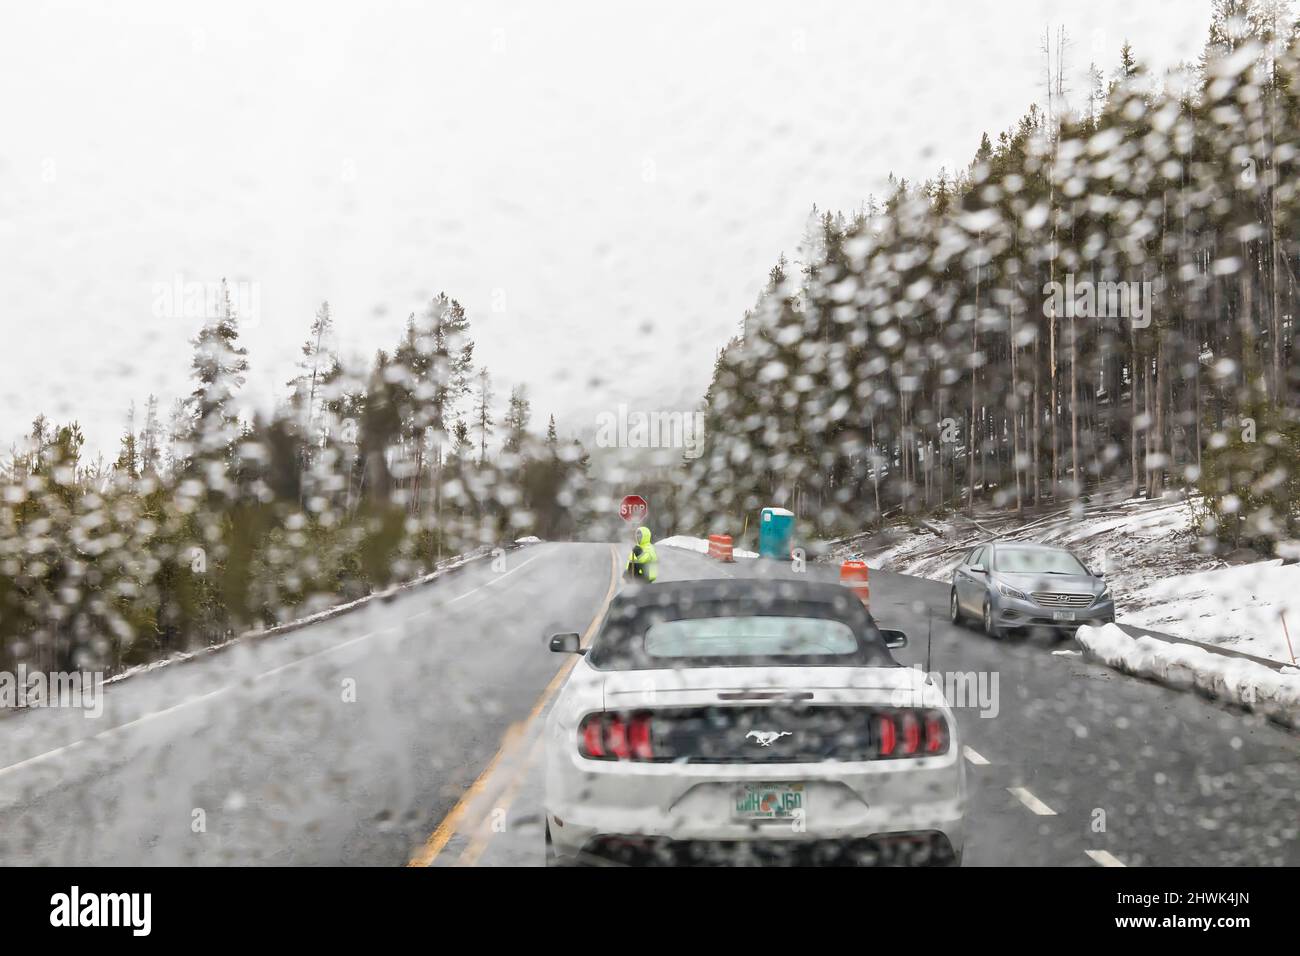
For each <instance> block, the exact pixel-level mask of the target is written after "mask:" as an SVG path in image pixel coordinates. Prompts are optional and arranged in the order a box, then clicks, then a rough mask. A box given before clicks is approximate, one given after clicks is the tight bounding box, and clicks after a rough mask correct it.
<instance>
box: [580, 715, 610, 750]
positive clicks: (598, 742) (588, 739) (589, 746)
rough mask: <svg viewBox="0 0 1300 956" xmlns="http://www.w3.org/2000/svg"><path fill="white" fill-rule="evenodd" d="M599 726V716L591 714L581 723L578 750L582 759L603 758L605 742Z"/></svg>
mask: <svg viewBox="0 0 1300 956" xmlns="http://www.w3.org/2000/svg"><path fill="white" fill-rule="evenodd" d="M600 724H601V720H600V714H591V715H590V716H588V717H587V718H586V719H584V720H583V722H582V728H581V730H580V734H581V737H582V745H581V746H580V747H579V748H578V749H579V751H580V752H581V754H582V755H583V756H584V757H603V756H605V740H604V735H603V734H602V733H601V726H600Z"/></svg>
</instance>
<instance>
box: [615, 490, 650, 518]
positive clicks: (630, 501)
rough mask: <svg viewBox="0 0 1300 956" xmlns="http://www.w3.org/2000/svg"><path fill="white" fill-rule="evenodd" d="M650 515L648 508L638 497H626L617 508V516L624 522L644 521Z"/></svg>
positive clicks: (642, 499)
mask: <svg viewBox="0 0 1300 956" xmlns="http://www.w3.org/2000/svg"><path fill="white" fill-rule="evenodd" d="M649 513H650V506H649V505H648V504H646V500H645V499H644V498H642V497H641V496H640V495H628V496H627V497H625V498H624V499H623V503H622V504H621V505H619V506H618V516H619V517H620V518H622V519H623V520H624V521H644V520H645V516H646V515H648V514H649Z"/></svg>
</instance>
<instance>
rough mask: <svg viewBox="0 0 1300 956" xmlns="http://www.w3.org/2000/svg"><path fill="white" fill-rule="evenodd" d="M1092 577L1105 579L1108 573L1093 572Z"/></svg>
mask: <svg viewBox="0 0 1300 956" xmlns="http://www.w3.org/2000/svg"><path fill="white" fill-rule="evenodd" d="M1092 576H1093V577H1094V578H1104V577H1105V576H1106V572H1105V571H1093V572H1092Z"/></svg>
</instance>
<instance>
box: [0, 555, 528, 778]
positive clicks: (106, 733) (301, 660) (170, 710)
mask: <svg viewBox="0 0 1300 956" xmlns="http://www.w3.org/2000/svg"><path fill="white" fill-rule="evenodd" d="M540 557H541V554H535V555H533V556H532V557H531V558H529V559H528V560H527V561H525V562H523V564H519V565H516V566H515V567H513V568H511V569H510V570H509V571H507V572H505V574H502V575H500V576H499V577H496V578H493V579H492V580H491V581H489V582H488V583H487V584H482V585H479V586H478V587H476V588H474V589H473V590H471V591H466V592H465V593H464V594H462V595H460V597H456V598H453V599H452V600H450V601H448V602H446V603H447V604H455V603H456V602H457V601H459V600H460V599H461V598H464V597H469V596H470V595H471V594H473V593H474V592H475V591H481V590H483V588H485V587H488V586H490V585H492V584H495V583H496V582H497V581H500V580H502V579H503V578H506V577H509V576H510V575H511V574H514V573H515V572H516V571H518V570H519V569H520V568H522V567H523V566H524V565H526V564H529V563H531V562H532V561H535V560H536V559H537V558H540ZM445 606H446V605H439V607H445ZM434 610H436V608H435V609H434ZM428 613H431V612H430V611H422V612H420V614H413V615H412V616H411V617H409V618H403V620H404V621H409V620H413V619H414V618H417V617H421V616H423V615H424V614H428ZM392 630H396V627H395V626H393V627H381V628H379V629H377V630H374V631H369V632H367V633H365V634H361V635H358V636H357V637H353V638H349V639H348V640H346V641H343V642H341V643H339V644H331V645H330V646H329V647H324V648H321V649H320V650H318V651H312V652H311V653H310V654H304V655H303V656H302V657H296V658H294V659H293V660H291V661H289V662H288V663H287V664H281V665H280V666H278V667H273V668H271V669H270V670H269V671H263V672H262V673H260V674H256V675H254V676H253V678H252V680H253V681H260V680H265V679H266V678H268V677H273V676H274V675H276V674H279V673H282V672H284V671H287V670H288V669H289V668H291V667H297V666H298V665H299V664H305V663H307V662H308V661H310V660H314V659H315V658H317V657H321V656H322V655H324V654H333V653H334V652H335V651H341V650H343V649H344V648H345V647H351V646H352V645H353V644H357V643H359V642H361V641H364V640H367V639H368V638H371V637H374V636H375V635H376V634H382V633H384V632H385V631H392ZM242 683H243V681H240V682H238V683H235V684H227V685H225V686H224V687H218V688H217V689H216V690H211V691H208V692H207V693H206V694H200V695H199V696H198V697H190V698H188V699H186V700H183V701H181V702H180V703H179V704H173V705H172V706H170V707H167V708H164V709H163V710H156V711H153V712H152V713H148V714H144V715H142V716H140V717H136V718H134V719H132V720H128V721H127V722H126V723H124V724H118V725H117V726H115V727H109V728H108V729H107V730H101V731H100V732H99V733H97V734H91V735H90V736H89V737H83V738H81V739H80V740H74V741H73V742H72V743H70V744H64V745H63V746H62V747H55V748H54V749H53V750H47V751H45V752H44V753H39V754H36V755H35V756H33V757H27V758H26V759H24V760H19V761H18V762H17V763H11V764H9V765H8V766H6V767H0V776H4V775H5V774H7V773H10V772H12V771H15V770H20V769H22V768H23V767H26V766H29V765H32V764H37V763H41V762H42V761H45V760H48V759H50V758H51V757H57V756H59V755H60V754H66V753H71V752H72V751H73V750H76V749H77V748H79V747H82V746H84V745H85V744H87V743H89V742H90V741H92V740H102V739H104V738H106V737H111V736H112V735H113V734H116V733H119V732H120V731H123V730H128V729H130V728H132V727H138V726H141V725H142V724H147V723H148V722H149V721H151V720H157V719H158V718H159V717H166V716H167V715H168V714H174V713H176V711H178V710H181V709H183V708H185V707H189V706H191V705H193V704H198V703H202V702H203V701H205V700H211V699H212V698H214V697H219V696H220V695H222V694H225V693H227V692H229V691H231V690H234V689H235V688H236V687H238V686H240V684H242Z"/></svg>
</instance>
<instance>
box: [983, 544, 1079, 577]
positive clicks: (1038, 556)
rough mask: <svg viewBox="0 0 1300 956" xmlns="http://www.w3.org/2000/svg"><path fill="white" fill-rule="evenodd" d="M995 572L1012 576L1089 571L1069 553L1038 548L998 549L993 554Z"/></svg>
mask: <svg viewBox="0 0 1300 956" xmlns="http://www.w3.org/2000/svg"><path fill="white" fill-rule="evenodd" d="M993 570H995V571H1007V572H1009V573H1011V574H1087V573H1088V569H1087V568H1085V567H1084V566H1083V565H1082V564H1080V563H1079V559H1078V558H1076V557H1075V556H1074V555H1072V554H1070V553H1069V552H1068V551H1040V550H1039V549H1037V548H998V549H997V550H996V551H994V552H993Z"/></svg>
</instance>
